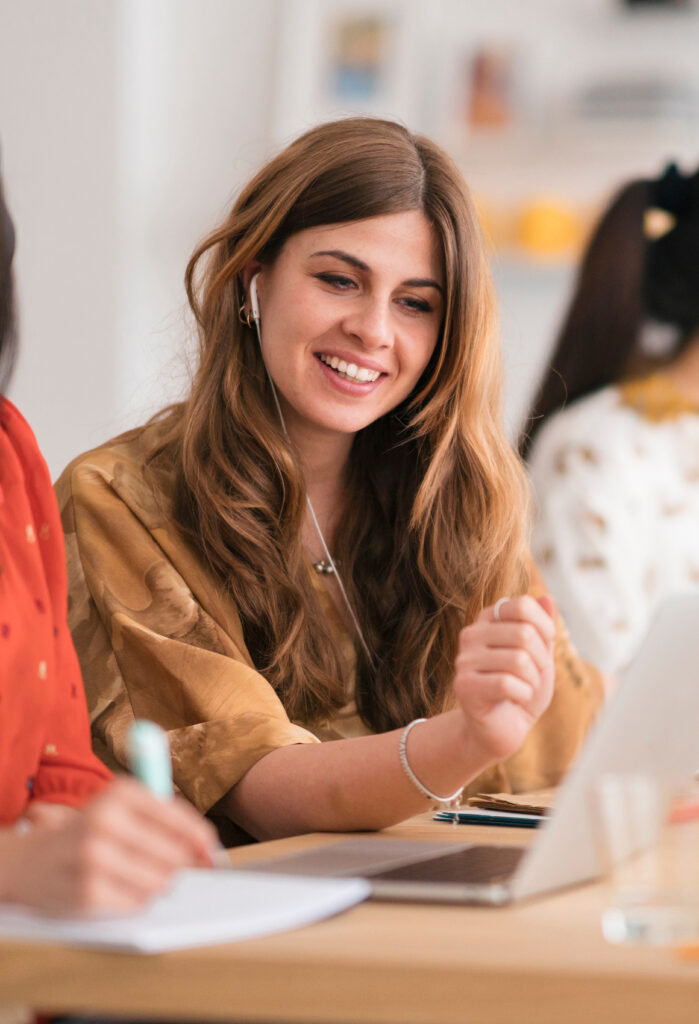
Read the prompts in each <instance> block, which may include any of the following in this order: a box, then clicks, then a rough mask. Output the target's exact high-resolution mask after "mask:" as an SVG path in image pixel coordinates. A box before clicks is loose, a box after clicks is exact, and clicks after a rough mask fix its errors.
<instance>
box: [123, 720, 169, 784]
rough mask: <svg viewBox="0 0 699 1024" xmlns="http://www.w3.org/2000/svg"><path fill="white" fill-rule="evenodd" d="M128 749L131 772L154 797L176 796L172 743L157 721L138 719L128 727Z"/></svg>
mask: <svg viewBox="0 0 699 1024" xmlns="http://www.w3.org/2000/svg"><path fill="white" fill-rule="evenodd" d="M126 749H127V753H128V757H129V764H130V766H131V771H132V772H133V774H134V775H135V776H136V778H137V779H138V780H139V782H142V783H143V785H144V786H146V787H147V788H148V789H149V790H150V791H151V793H152V794H153V796H157V797H158V799H160V800H169V799H171V797H172V796H173V795H174V789H173V787H172V767H171V764H170V744H169V742H168V738H167V734H166V733H165V731H164V730H163V729H161V728H160V726H159V725H156V724H155V722H149V721H147V720H146V719H145V718H137V719H136V721H135V722H134V723H133V724H132V726H131V728H130V729H129V732H128V736H127V739H126Z"/></svg>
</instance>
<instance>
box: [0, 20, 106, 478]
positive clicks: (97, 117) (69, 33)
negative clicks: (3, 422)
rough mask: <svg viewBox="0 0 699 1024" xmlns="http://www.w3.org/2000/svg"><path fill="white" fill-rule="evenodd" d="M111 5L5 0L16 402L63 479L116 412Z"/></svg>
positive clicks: (1, 65)
mask: <svg viewBox="0 0 699 1024" xmlns="http://www.w3.org/2000/svg"><path fill="white" fill-rule="evenodd" d="M116 17H117V8H116V6H115V5H114V4H112V3H110V2H108V0H96V2H90V0H54V2H52V0H22V2H21V3H17V2H13V0H2V2H1V3H0V144H1V145H2V164H3V177H4V181H5V188H6V193H7V200H8V203H9V205H10V207H11V210H12V214H13V217H14V220H15V226H16V231H17V253H16V262H15V279H16V284H17V292H18V296H17V299H18V307H19V326H20V332H21V347H20V358H19V365H18V368H17V373H16V375H15V378H14V379H13V381H12V385H11V388H10V396H11V397H12V398H13V399H14V400H15V402H16V403H17V404H18V405H19V406H20V408H21V409H22V410H23V411H24V413H25V415H26V416H27V418H28V419H29V421H30V422H31V423H32V425H33V427H34V430H35V432H36V434H37V436H38V439H39V443H40V445H41V447H42V449H43V451H44V452H45V454H46V455H47V458H48V460H49V463H50V465H51V469H52V470H53V471H54V472H55V471H56V470H58V469H59V468H60V467H61V465H62V464H63V463H64V462H65V461H66V460H67V459H68V458H69V457H70V455H71V454H74V453H76V452H78V451H79V450H81V449H83V448H85V447H87V446H88V445H90V444H92V443H93V441H95V440H97V439H98V438H99V437H100V436H101V434H103V433H104V431H105V430H108V429H109V423H110V420H111V417H113V416H114V412H115V406H116V403H115V395H114V389H113V381H114V372H115V365H116V353H115V344H114V341H115V335H114V323H115V315H116V296H115V289H114V280H115V274H116V269H117V250H116V235H117V225H116V210H115V205H114V197H115V194H116V189H117V179H116V139H115V112H116V109H115V102H114V81H115V73H116V59H117V57H116V31H115V29H116Z"/></svg>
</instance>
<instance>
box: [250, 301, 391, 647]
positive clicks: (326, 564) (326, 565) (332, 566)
mask: <svg viewBox="0 0 699 1024" xmlns="http://www.w3.org/2000/svg"><path fill="white" fill-rule="evenodd" d="M255 329H256V331H257V341H258V343H259V346H260V355H261V356H262V362H263V364H264V368H265V372H266V374H267V379H268V380H269V383H270V387H271V388H272V395H273V397H274V404H275V406H276V407H277V415H278V416H279V422H280V423H281V425H282V430H283V431H284V433H285V435H286V437H287V438H288V437H289V431H288V430H287V429H286V421H285V420H284V413H283V412H282V407H281V405H280V404H279V398H278V396H277V389H276V387H275V384H274V381H273V380H272V376H271V374H270V372H269V370H268V369H267V364H266V363H265V359H264V355H263V353H262V335H261V334H260V323H259V320H258V319H257V318H255ZM306 504H307V505H308V511H309V512H310V513H311V519H312V521H313V526H314V527H315V531H316V533H317V534H318V539H319V541H320V543H321V546H322V548H323V553H324V555H325V558H324V559H321V560H320V561H318V562H314V563H313V568H314V569H315V570H316V572H321V573H326V574H327V575H333V576H334V577H335V579H336V580H337V585H338V587H339V588H340V593H341V594H342V599H343V601H344V602H345V607H346V608H347V611H348V613H349V616H350V618H351V620H352V624H353V625H354V628H355V631H356V633H357V636H358V638H359V642H360V644H361V645H362V648H363V650H364V653H365V654H366V656H367V659H368V660H369V664H370V665H373V664H374V659H373V657H372V654H371V651H370V650H369V645H368V644H367V642H366V640H365V639H364V634H363V633H362V627H361V626H360V625H359V620H358V619H357V616H356V615H355V613H354V608H353V607H352V604H351V602H350V599H349V598H348V596H347V591H346V590H345V585H344V583H343V582H342V577H341V576H340V574H339V572H338V571H337V563H336V562H335V560H334V558H333V556H332V555H331V554H330V551H329V549H328V545H327V544H326V543H325V537H324V536H323V531H322V530H321V528H320V523H319V522H318V518H317V516H316V513H315V509H314V508H313V503H312V502H311V499H310V497H309V496H308V494H307V495H306ZM320 566H323V568H320Z"/></svg>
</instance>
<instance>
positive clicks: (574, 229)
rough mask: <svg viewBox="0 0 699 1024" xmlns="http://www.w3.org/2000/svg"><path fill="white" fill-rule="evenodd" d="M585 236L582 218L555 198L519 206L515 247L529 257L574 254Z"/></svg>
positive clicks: (542, 199) (570, 207)
mask: <svg viewBox="0 0 699 1024" xmlns="http://www.w3.org/2000/svg"><path fill="white" fill-rule="evenodd" d="M583 237H584V225H583V223H582V219H581V217H580V215H579V213H578V212H577V210H575V209H574V208H573V207H572V206H569V205H567V204H566V203H564V202H562V201H560V200H558V199H546V198H541V199H536V200H533V201H532V202H530V203H527V204H526V206H524V207H522V209H521V211H520V213H519V217H518V218H517V234H516V240H517V244H518V245H520V246H521V247H522V248H524V249H526V250H527V251H528V252H529V253H530V254H533V255H536V256H542V257H555V256H565V255H571V254H573V253H574V252H575V251H576V250H577V249H578V248H579V247H580V246H581V245H582V241H583Z"/></svg>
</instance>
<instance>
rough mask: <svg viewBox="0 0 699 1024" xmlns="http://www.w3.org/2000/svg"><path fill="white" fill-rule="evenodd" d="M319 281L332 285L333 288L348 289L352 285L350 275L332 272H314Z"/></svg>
mask: <svg viewBox="0 0 699 1024" xmlns="http://www.w3.org/2000/svg"><path fill="white" fill-rule="evenodd" d="M316 277H317V278H318V280H319V281H323V282H324V283H325V284H329V285H332V287H333V288H341V289H348V288H352V287H354V281H353V280H352V278H351V277H345V275H344V274H332V273H329V272H328V273H323V274H316Z"/></svg>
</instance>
